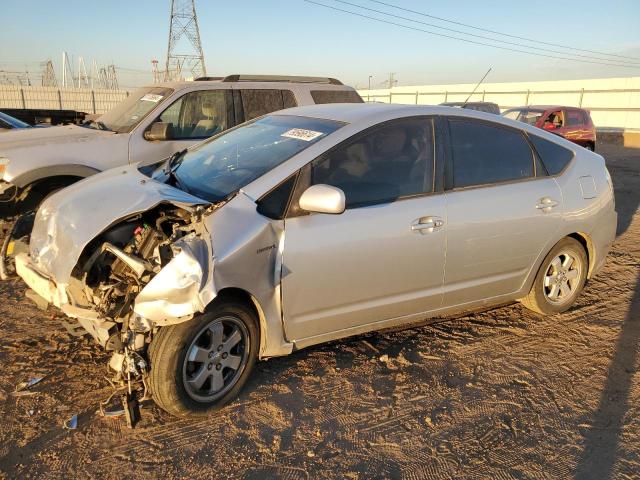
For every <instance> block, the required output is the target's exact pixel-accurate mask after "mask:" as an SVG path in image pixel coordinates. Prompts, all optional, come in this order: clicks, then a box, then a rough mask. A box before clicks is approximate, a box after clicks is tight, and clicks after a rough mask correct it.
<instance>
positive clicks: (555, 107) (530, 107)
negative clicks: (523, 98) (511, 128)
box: [509, 105, 586, 112]
mask: <svg viewBox="0 0 640 480" xmlns="http://www.w3.org/2000/svg"><path fill="white" fill-rule="evenodd" d="M521 109H527V110H541V111H542V110H544V111H547V110H582V111H585V112H586V110H585V109H584V108H580V107H569V106H567V105H523V106H521V107H511V108H510V109H509V110H521Z"/></svg>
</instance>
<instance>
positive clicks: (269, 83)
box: [142, 76, 354, 90]
mask: <svg viewBox="0 0 640 480" xmlns="http://www.w3.org/2000/svg"><path fill="white" fill-rule="evenodd" d="M263 77H264V79H261V78H260V77H255V80H238V81H229V80H227V81H224V80H225V79H224V78H212V79H210V80H209V79H207V80H191V81H176V82H160V83H154V84H152V85H146V86H144V87H142V88H154V87H160V88H171V89H173V90H182V89H184V88H194V87H198V88H200V89H202V90H206V89H207V87H216V88H220V86H221V85H228V86H229V88H231V86H235V87H237V86H238V85H242V88H258V89H274V90H289V89H291V87H292V86H294V85H295V86H296V87H297V88H300V87H303V88H308V89H309V90H311V89H313V90H354V89H353V87H350V86H348V85H342V84H334V83H329V82H322V81H317V82H314V81H302V80H301V81H296V80H295V78H296V77H291V79H290V80H282V81H278V80H267V79H266V78H268V77H267V76H263ZM283 78H286V77H283ZM300 78H304V77H300Z"/></svg>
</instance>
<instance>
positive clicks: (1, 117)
mask: <svg viewBox="0 0 640 480" xmlns="http://www.w3.org/2000/svg"><path fill="white" fill-rule="evenodd" d="M22 128H31V125H29V124H28V123H26V122H23V121H22V120H18V119H17V118H13V117H12V116H11V115H7V114H6V113H3V112H0V133H2V132H8V131H9V130H14V129H22Z"/></svg>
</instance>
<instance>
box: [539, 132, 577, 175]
mask: <svg viewBox="0 0 640 480" xmlns="http://www.w3.org/2000/svg"><path fill="white" fill-rule="evenodd" d="M529 139H530V140H531V143H533V146H534V147H535V149H536V151H537V152H538V155H539V156H540V158H541V159H542V163H544V166H545V167H546V169H547V171H548V172H549V175H557V174H559V173H560V172H562V170H564V169H565V167H566V166H567V165H568V164H569V162H570V161H571V159H572V158H573V152H572V151H571V150H568V149H566V148H564V147H561V146H560V145H558V144H556V143H553V142H549V141H548V140H544V139H542V138H540V137H537V136H535V135H529Z"/></svg>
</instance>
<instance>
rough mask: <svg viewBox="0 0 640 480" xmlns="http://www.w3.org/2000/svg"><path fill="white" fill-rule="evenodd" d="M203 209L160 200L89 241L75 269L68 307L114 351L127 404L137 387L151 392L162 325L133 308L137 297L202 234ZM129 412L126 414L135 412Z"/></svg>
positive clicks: (112, 363) (113, 366) (115, 367)
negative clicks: (153, 346) (151, 351)
mask: <svg viewBox="0 0 640 480" xmlns="http://www.w3.org/2000/svg"><path fill="white" fill-rule="evenodd" d="M203 212H204V209H203V208H196V209H195V210H194V211H192V212H189V211H187V210H184V209H182V208H178V207H175V206H172V205H161V206H159V207H157V208H155V209H153V210H150V211H147V212H144V213H141V214H136V215H133V216H131V217H128V218H125V219H123V220H121V221H119V222H118V223H117V224H116V225H114V226H112V227H110V228H108V229H107V230H106V231H104V232H103V233H102V234H100V235H99V236H98V237H96V238H95V239H94V240H93V241H91V242H90V243H89V244H88V245H87V246H86V247H85V249H84V250H83V252H82V255H81V256H80V258H79V259H78V262H77V264H76V266H75V268H74V269H73V271H72V274H71V279H70V282H69V285H68V287H67V293H68V295H69V305H70V307H69V308H70V312H71V313H73V312H74V309H76V310H75V311H76V312H83V313H82V314H78V315H77V317H76V318H78V320H79V322H80V324H81V325H82V326H83V327H84V328H85V329H86V330H87V331H88V332H89V333H90V334H91V335H92V336H93V337H94V338H95V339H96V340H97V341H98V342H99V343H100V344H101V345H102V346H103V347H105V348H106V349H107V350H110V351H113V355H112V357H111V360H110V362H109V366H110V367H111V369H113V370H114V371H115V377H114V378H113V379H112V384H114V385H120V387H119V388H120V389H125V390H127V391H128V393H127V394H126V397H127V398H126V399H124V400H123V404H125V410H126V409H127V406H126V405H129V406H131V405H132V404H135V403H136V400H135V399H136V391H138V392H142V393H143V397H146V395H147V388H146V383H145V375H146V373H147V371H148V359H147V354H146V348H147V346H148V345H149V343H150V342H151V339H152V337H153V335H154V333H155V332H156V331H157V329H158V327H157V325H155V323H154V322H152V321H150V320H148V319H146V318H142V317H140V316H139V315H137V314H135V313H134V311H133V309H134V305H135V300H136V297H137V296H138V295H139V294H140V292H142V291H143V289H144V288H145V286H146V285H148V284H149V282H150V281H151V280H152V279H153V278H154V277H155V276H156V275H157V274H158V273H160V271H161V270H162V269H163V268H164V267H166V266H167V265H168V264H169V263H170V262H171V260H173V259H174V258H175V257H176V255H178V254H179V253H180V252H181V246H180V245H184V244H183V240H184V239H185V238H187V237H188V238H198V237H201V235H200V233H201V230H202V228H203V227H202V223H201V222H200V220H201V217H202V214H203ZM91 312H94V314H95V318H93V319H92V318H90V317H91V316H92V315H91ZM67 313H69V311H68V312H67ZM72 316H73V315H72ZM128 413H129V415H128V416H127V419H128V420H129V419H130V417H131V418H133V417H135V414H133V413H132V412H128ZM132 422H133V423H135V422H134V421H133V420H131V421H130V422H129V423H132Z"/></svg>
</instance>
